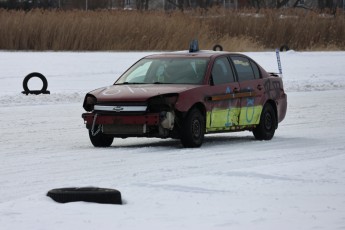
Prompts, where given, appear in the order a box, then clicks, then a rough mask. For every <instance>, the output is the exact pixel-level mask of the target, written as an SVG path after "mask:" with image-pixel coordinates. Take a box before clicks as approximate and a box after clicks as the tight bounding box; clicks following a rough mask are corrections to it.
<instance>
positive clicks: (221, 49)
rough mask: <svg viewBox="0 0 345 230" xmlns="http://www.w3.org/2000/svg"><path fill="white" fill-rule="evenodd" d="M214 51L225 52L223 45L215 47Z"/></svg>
mask: <svg viewBox="0 0 345 230" xmlns="http://www.w3.org/2000/svg"><path fill="white" fill-rule="evenodd" d="M213 50H214V51H223V47H222V46H221V45H215V46H213Z"/></svg>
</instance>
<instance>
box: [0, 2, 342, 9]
mask: <svg viewBox="0 0 345 230" xmlns="http://www.w3.org/2000/svg"><path fill="white" fill-rule="evenodd" d="M158 3H161V6H162V5H163V8H164V9H165V10H175V9H178V10H180V11H184V10H186V9H191V8H203V9H208V8H211V7H215V6H218V7H234V6H236V8H256V9H257V10H260V9H262V8H277V9H279V8H282V7H304V8H319V9H332V10H335V9H336V8H337V7H344V5H343V4H344V0H0V8H7V9H32V8H62V9H91V10H92V9H99V8H102V9H106V8H124V7H125V6H127V5H130V6H134V7H133V8H135V9H138V10H149V9H154V8H155V7H156V6H157V4H158ZM161 8H162V7H161Z"/></svg>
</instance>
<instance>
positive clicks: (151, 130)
mask: <svg viewBox="0 0 345 230" xmlns="http://www.w3.org/2000/svg"><path fill="white" fill-rule="evenodd" d="M82 118H83V119H84V123H85V124H86V128H87V129H89V130H93V129H94V128H95V127H97V128H100V129H101V131H102V132H103V133H104V134H108V135H112V136H114V137H116V136H118V137H130V136H147V137H149V136H152V137H167V136H169V133H170V131H171V130H173V128H174V119H175V116H174V113H173V112H160V113H148V114H143V115H117V114H116V115H111V114H101V113H83V114H82Z"/></svg>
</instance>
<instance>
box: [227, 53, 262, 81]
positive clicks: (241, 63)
mask: <svg viewBox="0 0 345 230" xmlns="http://www.w3.org/2000/svg"><path fill="white" fill-rule="evenodd" d="M231 59H232V61H233V63H234V65H235V69H236V71H237V75H238V80H239V81H240V82H241V81H248V80H254V79H255V75H254V71H253V68H252V66H251V63H250V61H249V60H248V59H247V58H245V57H231ZM256 68H257V67H256ZM257 71H259V70H258V69H257ZM257 74H259V72H258V73H257Z"/></svg>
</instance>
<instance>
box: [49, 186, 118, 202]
mask: <svg viewBox="0 0 345 230" xmlns="http://www.w3.org/2000/svg"><path fill="white" fill-rule="evenodd" d="M47 196H49V197H50V198H52V199H53V200H54V201H56V202H59V203H68V202H76V201H86V202H95V203H101V204H122V199H121V193H120V192H119V191H118V190H116V189H107V188H95V187H84V188H57V189H52V190H50V191H48V193H47Z"/></svg>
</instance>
